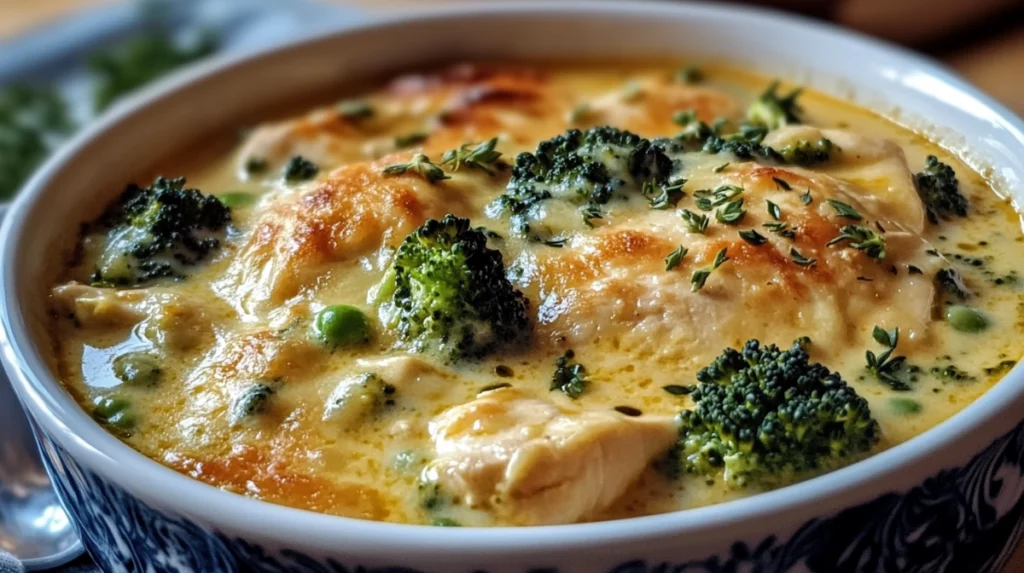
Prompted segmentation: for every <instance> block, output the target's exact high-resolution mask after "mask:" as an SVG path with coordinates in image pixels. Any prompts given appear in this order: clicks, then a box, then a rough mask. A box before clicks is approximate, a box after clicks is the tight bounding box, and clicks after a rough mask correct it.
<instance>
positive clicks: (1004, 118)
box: [0, 3, 1024, 573]
mask: <svg viewBox="0 0 1024 573" xmlns="http://www.w3.org/2000/svg"><path fill="white" fill-rule="evenodd" d="M452 30H458V31H459V32H460V35H459V36H458V38H456V39H453V38H452V37H451V31H452ZM524 30H528V33H524ZM567 31H569V32H570V33H567ZM609 38H614V39H615V41H614V43H609V41H608V39H609ZM722 38H729V41H727V42H726V41H722ZM780 38H785V39H786V41H785V42H780V41H779V39H780ZM467 54H470V55H472V57H473V58H474V59H481V60H494V59H526V60H542V59H552V58H559V59H565V58H574V59H596V58H611V57H617V58H623V57H628V58H645V57H646V58H654V57H659V58H665V57H667V56H679V57H684V56H685V57H694V58H701V59H723V60H727V61H730V62H735V63H737V64H741V65H744V66H748V67H751V68H753V69H756V70H758V71H760V72H761V73H764V74H768V75H777V76H781V77H785V78H789V79H792V80H794V81H798V82H802V83H806V84H808V85H810V86H813V87H815V88H817V89H819V90H823V91H825V92H831V93H834V94H837V95H839V96H842V97H845V98H847V99H852V100H854V101H855V102H857V103H859V104H861V105H864V106H867V107H872V108H875V109H879V110H881V111H883V112H889V114H890V115H893V114H896V113H897V111H898V113H899V114H900V115H899V117H900V119H901V120H902V121H904V122H907V123H911V124H913V123H914V122H917V124H918V125H922V126H924V125H927V120H932V121H935V120H936V119H937V120H938V122H939V123H940V124H941V125H940V126H939V127H938V128H937V129H938V130H939V131H938V134H939V135H938V137H939V138H941V140H942V141H943V143H944V144H945V145H947V146H949V147H951V148H953V149H966V150H969V153H968V154H967V157H968V159H969V160H971V161H973V162H975V163H976V165H975V166H976V167H977V168H979V169H981V170H986V171H988V172H989V173H990V174H991V175H992V176H993V177H994V178H997V179H999V180H1000V181H1001V182H1002V183H1001V184H1000V187H1002V188H1004V189H1007V190H1010V191H1011V192H1016V193H1020V192H1022V187H1021V180H1020V178H1021V174H1022V173H1024V165H1022V164H1021V159H1020V158H1021V157H1024V153H1022V151H1024V134H1022V132H1021V123H1020V120H1019V119H1017V118H1015V117H1013V116H1012V114H1010V113H1009V112H1007V111H1006V110H1005V109H1003V108H1002V107H1001V106H999V105H998V104H996V103H994V102H992V101H991V100H989V99H988V98H987V97H985V96H984V95H982V94H979V93H978V92H977V91H976V90H974V89H973V88H971V87H970V86H967V85H966V84H964V83H963V82H962V81H961V80H959V79H957V78H956V77H955V76H953V75H951V74H950V73H948V72H946V71H944V70H942V69H941V68H939V67H938V66H935V65H934V64H931V63H929V62H927V61H925V60H923V59H921V58H918V57H916V56H913V55H910V54H907V53H904V52H902V51H900V50H898V49H895V48H891V47H887V46H884V45H881V44H879V43H876V42H873V41H871V40H867V39H863V38H860V37H857V36H855V35H852V34H849V33H846V32H842V31H839V30H835V29H832V28H828V27H826V26H822V25H819V24H812V23H809V22H805V21H803V20H799V19H794V18H789V17H783V16H777V15H772V14H770V13H766V12H761V11H755V10H747V9H737V8H733V7H717V6H703V5H681V6H673V5H665V4H645V3H637V4H632V3H631V4H629V5H611V4H600V3H597V4H577V3H572V4H557V3H547V4H544V5H539V4H521V5H517V4H497V5H489V6H487V7H481V8H473V9H452V10H442V11H436V12H430V13H423V14H415V15H409V16H403V17H400V18H397V19H394V20H389V21H386V22H381V23H376V24H368V25H365V26H360V27H356V28H352V29H347V30H343V31H340V32H337V33H331V34H325V35H320V36H316V37H313V38H309V39H305V40H301V41H299V42H296V43H293V44H291V45H288V46H284V47H281V48H278V49H275V50H273V51H270V52H266V53H261V54H256V55H250V56H245V57H241V58H236V59H227V60H219V61H212V62H209V63H207V64H204V65H201V66H199V67H197V68H194V69H191V70H189V71H186V72H184V73H182V74H179V75H176V76H175V77H173V78H169V79H168V80H166V81H162V82H160V83H159V84H158V85H155V86H153V87H152V88H149V89H147V90H145V91H144V92H143V93H141V94H140V95H138V96H137V97H134V98H132V99H131V100H129V101H126V102H125V103H124V104H122V105H119V106H117V107H116V109H114V110H112V111H111V113H110V114H108V115H107V116H106V117H105V118H103V119H102V120H100V121H99V122H98V123H97V124H96V125H94V126H93V127H92V128H90V129H88V130H87V131H86V132H85V133H83V134H81V135H80V136H79V137H77V138H76V139H75V140H74V142H72V143H71V144H70V145H68V146H67V147H66V148H64V149H63V150H62V151H61V152H60V153H58V154H57V156H56V157H54V158H53V159H52V160H51V161H50V162H48V163H47V165H46V166H45V167H44V168H43V169H42V170H41V171H40V172H39V173H38V174H37V175H36V176H35V177H34V178H33V180H32V181H31V182H30V184H29V186H28V188H27V189H26V190H25V192H24V193H23V194H22V196H21V197H20V198H19V200H18V201H17V203H16V204H15V205H14V207H13V209H12V211H11V213H10V214H9V216H8V220H7V221H6V222H5V224H4V227H3V247H2V248H3V253H2V263H3V266H2V268H3V273H4V275H3V282H2V285H0V286H2V304H3V326H4V328H3V344H4V348H3V350H4V362H5V366H6V367H7V368H8V371H9V372H10V374H11V378H12V380H13V382H14V385H15V389H16V392H17V393H18V395H19V398H20V399H21V400H22V402H23V404H24V405H25V408H26V410H27V412H28V414H29V416H30V417H31V419H32V420H33V422H34V423H35V425H36V427H37V428H38V430H39V435H40V439H41V444H42V449H43V452H44V457H45V458H46V460H47V464H48V466H49V469H50V471H51V474H52V476H53V478H54V481H55V483H56V484H57V485H58V488H59V491H60V493H61V495H62V498H63V500H64V502H65V504H66V506H67V508H68V511H69V513H70V515H72V516H73V518H74V519H75V522H76V524H77V525H78V527H79V532H80V534H81V535H82V538H83V541H84V542H85V544H86V546H87V548H88V549H89V551H90V553H91V554H92V555H93V556H94V557H95V559H96V561H97V563H99V564H100V565H101V566H102V567H103V568H104V569H105V570H108V571H131V570H152V571H246V570H254V571H395V572H397V571H406V572H420V571H422V572H424V573H426V572H431V573H433V572H438V573H440V572H450V571H467V572H469V571H486V572H488V573H512V572H520V571H523V572H525V571H533V572H539V571H549V572H554V571H558V572H567V573H574V572H588V573H590V572H604V571H608V572H617V573H623V572H654V571H733V570H737V569H744V568H749V569H753V570H760V571H788V570H801V569H804V570H812V571H846V570H849V571H854V570H887V569H903V570H919V571H943V570H947V571H966V570H970V571H975V570H976V571H997V570H999V568H1000V567H1001V566H1002V564H1003V563H1004V562H1005V560H1006V559H1007V558H1008V556H1009V555H1010V553H1011V552H1012V549H1013V547H1014V546H1015V544H1016V542H1017V540H1018V538H1019V534H1020V526H1021V512H1022V511H1024V509H1022V508H1024V505H1022V502H1021V497H1022V496H1024V487H1021V484H1022V479H1024V469H1022V467H1021V461H1020V457H1021V452H1022V449H1024V448H1022V444H1021V440H1022V439H1024V425H1022V424H1021V421H1022V420H1024V405H1021V400H1020V398H1021V394H1022V393H1024V388H1022V384H1024V380H1022V379H1021V378H1022V375H1021V372H1020V369H1019V368H1017V369H1014V370H1012V371H1010V372H1009V373H1008V374H1007V375H1006V377H1005V378H1004V379H1003V380H1002V381H1001V382H999V383H998V384H997V385H996V386H994V387H993V388H992V389H991V390H990V391H988V392H987V393H986V394H984V395H983V396H982V397H981V398H980V399H978V400H977V401H976V402H975V403H973V404H971V405H970V406H968V407H966V408H965V409H964V410H963V411H961V412H960V413H958V414H956V415H955V416H953V417H952V418H950V419H949V420H947V421H946V422H943V423H942V424H940V425H938V426H937V427H935V428H933V429H931V430H929V431H927V432H925V433H924V434H922V435H921V436H918V437H916V438H914V439H912V440H910V441H908V442H906V443H904V444H901V445H898V446H895V447H893V448H891V449H889V450H887V451H885V452H882V453H880V454H878V455H876V456H874V457H871V458H869V459H867V460H865V461H863V462H860V463H857V464H854V465H851V466H849V467H846V468H844V469H841V470H837V471H835V472H833V473H830V474H827V475H825V476H822V477H819V478H815V479H811V480H808V481H805V482H802V483H799V484H796V485H793V486H789V487H785V488H781V489H778V490H775V491H772V492H769V493H765V494H761V495H758V496H754V497H750V498H747V499H741V500H737V501H732V502H728V503H724V504H720V505H717V506H711V507H707V508H700V509H693V510H687V511H682V512H676V513H667V514H662V515H656V516H648V517H639V518H632V519H625V520H617V521H608V522H602V523H590V524H578V525H568V526H556V527H528V528H520V529H509V528H494V529H476V528H460V529H452V528H430V527H422V526H408V525H394V524H387V523H374V522H365V521H357V520H352V519H347V518H340V517H332V516H327V515H319V514H315V513H311V512H306V511H301V510H296V509H289V508H285V507H280V506H275V505H270V504H266V503H262V502H258V501H254V500H251V499H246V498H244V497H241V496H237V495H234V494H230V493H227V492H223V491H220V490H217V489H215V488H212V487H209V486H206V485H204V484H201V483H199V482H196V481H193V480H190V479H189V478H187V477H185V476H182V475H180V474H177V473H175V472H173V471H171V470H169V469H167V468H165V467H163V466H162V465H160V464H158V463H156V462H153V461H151V460H149V459H147V458H145V457H144V456H142V455H140V454H138V453H136V452H135V451H133V450H132V449H130V448H129V447H127V446H126V445H124V444H122V443H121V442H119V441H118V440H117V439H116V438H114V437H113V436H111V435H109V434H108V433H106V432H105V431H104V430H103V429H102V428H101V427H100V426H98V425H97V424H95V423H94V422H93V421H92V420H91V419H90V418H89V417H88V416H87V415H86V414H84V413H83V412H82V411H81V410H80V409H79V407H78V406H77V405H76V404H75V402H74V400H73V399H71V397H70V396H68V395H67V394H66V393H65V392H64V391H63V389H62V388H61V386H60V384H59V382H58V381H57V380H56V379H55V377H54V375H53V373H52V368H53V365H52V363H51V361H50V359H49V358H48V357H47V353H46V352H44V348H43V346H42V345H41V344H40V342H39V341H41V340H44V339H45V333H43V332H40V331H41V329H43V328H44V326H43V325H45V324H46V320H45V314H46V309H45V308H44V306H43V305H41V304H39V303H37V302H34V301H37V300H38V297H34V296H33V292H34V291H33V289H35V288H38V285H39V284H40V283H44V284H46V283H48V282H50V280H51V275H52V273H53V272H54V271H53V269H52V267H53V260H52V258H53V256H54V255H53V253H54V252H55V247H56V246H57V245H62V244H64V243H65V242H66V233H67V231H66V229H68V228H71V227H70V226H69V225H68V223H71V222H78V221H79V220H80V218H81V211H82V209H83V207H85V206H87V205H90V204H92V203H93V202H105V201H107V200H109V199H111V197H110V196H102V197H101V196H98V195H97V191H96V190H98V189H117V188H119V186H120V185H121V184H123V182H124V181H127V180H130V179H131V178H132V177H134V176H136V175H137V173H138V172H140V171H146V170H147V169H149V168H151V167H153V166H154V165H155V163H156V162H157V161H158V160H159V159H160V158H162V157H166V156H168V155H170V154H172V153H175V152H178V151H180V150H182V149H183V148H186V146H187V145H188V144H189V143H190V142H193V141H196V140H199V139H201V138H202V136H203V134H204V133H210V132H212V131H216V130H218V129H225V128H229V127H231V126H234V125H238V124H239V123H240V122H241V121H242V120H244V119H246V118H248V117H251V116H252V115H254V114H256V113H258V112H260V111H262V110H265V109H268V108H272V107H274V106H278V105H283V104H285V103H287V102H289V101H290V100H292V99H294V98H295V97H296V94H304V93H317V92H322V91H324V90H326V89H328V88H330V87H332V86H336V85H338V84H339V83H343V82H346V81H349V80H356V79H359V78H364V77H367V76H375V75H379V74H387V73H391V72H395V71H399V70H403V69H408V68H415V67H417V66H424V65H429V64H433V63H437V62H444V61H453V60H459V59H463V58H465V57H466V56H467ZM224 102H230V103H229V104H225V103H224ZM154 133H157V134H159V137H157V138H154V137H153V134H154Z"/></svg>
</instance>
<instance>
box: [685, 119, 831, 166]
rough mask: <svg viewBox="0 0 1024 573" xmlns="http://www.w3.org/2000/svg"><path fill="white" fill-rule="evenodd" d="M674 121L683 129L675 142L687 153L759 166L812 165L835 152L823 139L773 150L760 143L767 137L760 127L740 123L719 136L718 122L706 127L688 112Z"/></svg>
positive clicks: (826, 158) (765, 130) (827, 158)
mask: <svg viewBox="0 0 1024 573" xmlns="http://www.w3.org/2000/svg"><path fill="white" fill-rule="evenodd" d="M675 121H676V122H677V123H679V124H680V125H682V126H683V131H681V132H680V133H679V134H677V135H676V136H675V140H676V141H678V142H679V143H680V144H682V145H683V146H684V147H685V148H686V149H687V150H690V151H703V152H705V153H731V154H732V155H735V156H736V157H737V158H738V159H743V160H747V161H758V162H761V163H778V164H792V165H814V164H816V163H824V162H826V161H828V160H829V159H831V158H832V155H833V154H834V153H836V152H837V151H838V150H839V149H838V147H836V145H835V144H833V143H832V141H831V140H828V139H825V138H822V139H819V140H818V141H814V142H812V141H808V140H803V139H802V140H799V141H797V142H795V143H791V144H789V145H786V146H784V147H782V148H780V149H775V148H773V147H771V146H768V145H764V144H763V143H762V141H763V140H764V137H765V136H766V135H767V134H768V129H767V127H766V126H764V125H762V124H755V123H749V122H743V123H741V124H740V126H739V130H738V131H736V132H735V133H730V134H723V133H721V131H722V130H721V128H722V124H721V123H719V124H718V125H717V126H715V127H711V126H708V124H706V123H704V122H703V121H700V120H698V119H697V118H696V116H695V114H693V113H691V112H684V113H681V114H677V116H676V118H675Z"/></svg>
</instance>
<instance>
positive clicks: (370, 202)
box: [214, 156, 467, 315]
mask: <svg viewBox="0 0 1024 573" xmlns="http://www.w3.org/2000/svg"><path fill="white" fill-rule="evenodd" d="M400 161H408V157H406V156H403V157H400V158H396V157H393V158H390V160H389V159H387V158H385V159H384V160H381V161H378V162H374V163H357V164H353V165H348V166H345V167H341V168H339V169H337V170H335V171H333V172H332V173H330V175H328V177H327V179H326V180H325V181H322V182H318V183H315V184H312V185H310V186H309V187H308V188H307V189H306V190H304V191H302V192H300V193H296V194H287V195H283V196H281V197H280V198H279V199H278V200H277V202H276V203H274V204H272V205H270V206H269V207H268V208H267V210H266V211H265V212H264V213H263V214H262V216H261V217H260V218H259V219H258V220H257V221H256V223H255V228H254V229H253V230H252V232H251V233H250V234H249V240H248V242H247V243H246V244H245V245H243V246H242V247H241V248H240V250H239V252H238V254H237V255H236V256H235V257H234V259H233V260H232V263H231V265H230V266H229V267H228V269H227V271H226V272H225V274H224V276H222V277H221V278H220V279H218V280H217V281H216V283H215V285H214V288H215V290H216V291H217V292H218V294H220V295H221V296H222V297H223V298H224V299H225V300H226V301H229V302H230V303H232V304H234V305H236V307H237V308H238V310H239V311H240V312H241V313H243V314H245V315H251V314H255V313H257V312H259V311H263V310H270V309H272V308H273V307H277V306H280V305H282V303H284V301H286V300H288V299H289V298H291V297H293V296H295V295H297V294H299V292H300V291H302V290H303V289H306V288H311V287H314V286H315V285H316V283H317V281H319V280H322V279H323V278H324V275H325V274H328V273H329V272H330V264H331V263H337V262H342V261H347V260H353V259H358V258H360V257H372V256H373V255H374V254H375V253H376V252H377V251H379V250H380V249H381V247H394V246H397V245H398V244H399V243H400V242H401V241H402V239H404V238H405V236H406V235H407V234H409V233H410V232H412V231H413V230H414V229H415V228H416V227H418V226H419V225H421V224H422V223H423V222H424V221H425V220H426V219H428V218H440V217H443V216H444V215H445V214H447V213H449V212H451V213H455V214H459V213H461V212H465V211H466V210H467V207H465V206H464V205H465V198H464V197H462V196H461V195H460V194H459V193H458V192H457V191H456V187H454V186H449V185H447V184H438V185H430V184H429V183H427V182H426V181H424V180H423V179H422V178H421V177H419V176H416V175H415V174H406V175H399V176H389V175H384V174H382V173H381V171H382V170H383V169H384V167H385V166H386V165H389V164H391V163H397V162H400Z"/></svg>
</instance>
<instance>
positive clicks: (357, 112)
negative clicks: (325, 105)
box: [335, 100, 374, 121]
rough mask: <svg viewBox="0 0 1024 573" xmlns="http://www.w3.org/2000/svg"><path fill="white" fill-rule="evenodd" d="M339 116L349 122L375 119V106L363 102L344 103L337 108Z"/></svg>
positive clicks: (350, 101)
mask: <svg viewBox="0 0 1024 573" xmlns="http://www.w3.org/2000/svg"><path fill="white" fill-rule="evenodd" d="M335 109H337V111H338V115H340V116H341V117H343V118H345V119H348V120H353V121H354V120H360V119H369V118H371V117H373V114H374V111H373V106H372V105H370V103H369V102H366V101H362V100H349V101H343V102H341V103H339V104H338V105H337V107H336V108H335Z"/></svg>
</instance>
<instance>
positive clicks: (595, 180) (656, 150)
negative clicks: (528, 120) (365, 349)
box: [490, 126, 673, 238]
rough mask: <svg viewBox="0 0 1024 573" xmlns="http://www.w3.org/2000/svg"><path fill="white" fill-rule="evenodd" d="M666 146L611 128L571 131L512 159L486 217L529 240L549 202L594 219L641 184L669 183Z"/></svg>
mask: <svg viewBox="0 0 1024 573" xmlns="http://www.w3.org/2000/svg"><path fill="white" fill-rule="evenodd" d="M665 145H666V144H665V143H662V142H652V141H650V140H647V139H644V138H642V137H640V136H639V135H636V134H633V133H630V132H628V131H623V130H620V129H616V128H614V127H607V126H605V127H595V128H592V129H589V130H587V131H580V130H578V129H570V130H569V131H567V132H565V133H563V134H561V135H558V136H555V137H553V138H551V139H549V140H546V141H542V142H541V143H540V144H539V145H538V146H537V151H536V152H534V153H520V154H519V155H518V156H516V159H515V165H514V166H513V167H512V178H511V179H510V180H509V182H508V187H507V188H506V191H505V194H504V195H502V196H501V197H499V198H498V199H497V201H496V202H495V203H494V204H493V205H492V207H491V209H490V213H491V214H492V215H494V214H497V213H508V214H510V215H511V217H512V224H513V228H514V229H515V230H516V231H517V232H520V233H523V234H526V235H528V236H531V237H534V238H539V237H538V236H537V233H536V229H534V232H533V233H531V226H530V224H531V222H532V221H533V220H534V219H536V218H537V216H538V215H539V205H540V204H541V203H542V202H543V201H546V200H548V199H558V200H562V201H566V202H568V203H570V204H574V205H582V206H583V208H582V209H581V212H583V213H584V214H587V215H589V217H587V219H588V220H589V219H595V218H598V217H594V216H593V214H594V212H595V211H597V212H598V214H599V212H600V209H599V206H600V205H604V204H606V203H608V201H610V200H611V199H612V197H614V196H617V195H618V196H629V195H631V194H633V193H636V194H638V195H639V194H641V193H642V189H643V187H644V184H645V183H647V182H653V183H655V184H657V185H661V184H663V183H665V182H666V181H667V180H668V177H669V175H670V172H671V171H672V168H673V163H672V160H671V159H669V157H668V155H666V153H665V151H666V149H665Z"/></svg>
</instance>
